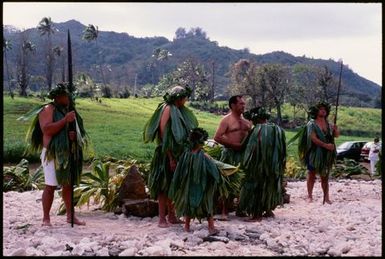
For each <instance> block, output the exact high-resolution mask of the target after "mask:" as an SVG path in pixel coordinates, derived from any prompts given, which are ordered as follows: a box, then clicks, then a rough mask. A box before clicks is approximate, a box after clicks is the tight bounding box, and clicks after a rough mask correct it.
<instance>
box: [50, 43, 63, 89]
mask: <svg viewBox="0 0 385 259" xmlns="http://www.w3.org/2000/svg"><path fill="white" fill-rule="evenodd" d="M63 50H64V49H63V48H62V47H60V46H55V47H54V48H53V49H52V52H53V53H54V55H56V56H57V57H61V60H62V71H61V81H62V82H64V81H65V60H64V55H63V54H64V52H63Z"/></svg>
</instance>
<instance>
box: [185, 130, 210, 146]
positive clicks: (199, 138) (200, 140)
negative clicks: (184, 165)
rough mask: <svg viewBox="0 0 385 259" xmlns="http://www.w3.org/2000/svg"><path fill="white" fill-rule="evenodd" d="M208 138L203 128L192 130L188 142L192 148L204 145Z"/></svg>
mask: <svg viewBox="0 0 385 259" xmlns="http://www.w3.org/2000/svg"><path fill="white" fill-rule="evenodd" d="M208 137H209V134H208V133H207V131H206V130H204V129H203V128H194V129H192V130H191V131H190V135H189V137H188V141H189V142H190V144H191V145H192V146H193V147H194V146H196V145H204V144H205V141H206V140H207V139H208Z"/></svg>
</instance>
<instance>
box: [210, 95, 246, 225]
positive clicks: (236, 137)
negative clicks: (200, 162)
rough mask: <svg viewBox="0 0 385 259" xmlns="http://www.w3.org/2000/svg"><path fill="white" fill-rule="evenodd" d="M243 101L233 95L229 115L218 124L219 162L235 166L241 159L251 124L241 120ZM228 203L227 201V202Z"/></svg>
mask: <svg viewBox="0 0 385 259" xmlns="http://www.w3.org/2000/svg"><path fill="white" fill-rule="evenodd" d="M245 106H246V103H245V100H244V99H243V97H242V95H235V96H232V97H231V98H230V99H229V107H230V110H231V111H230V113H229V114H227V115H226V116H225V117H223V119H222V120H221V121H220V123H219V127H218V129H217V131H216V133H215V136H214V140H215V141H216V142H218V143H220V144H222V145H223V146H224V149H223V150H222V154H221V158H220V160H221V161H222V162H224V163H228V164H232V165H235V166H237V165H238V164H239V163H240V162H241V159H242V152H241V151H242V142H243V140H244V139H245V138H246V137H247V135H248V133H249V131H250V129H251V126H252V123H251V122H250V121H248V120H246V119H245V118H243V115H242V114H243V112H244V111H245ZM230 198H231V197H230ZM227 202H228V201H227ZM227 202H225V201H222V219H223V220H226V219H227V215H228V212H227V208H226V205H225V203H227Z"/></svg>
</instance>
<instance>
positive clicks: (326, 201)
mask: <svg viewBox="0 0 385 259" xmlns="http://www.w3.org/2000/svg"><path fill="white" fill-rule="evenodd" d="M325 203H327V204H332V202H331V201H330V200H325V201H324V204H325Z"/></svg>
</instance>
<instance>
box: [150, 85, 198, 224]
mask: <svg viewBox="0 0 385 259" xmlns="http://www.w3.org/2000/svg"><path fill="white" fill-rule="evenodd" d="M190 94H191V89H190V88H188V87H182V86H175V87H173V88H172V89H171V90H169V91H168V92H167V93H166V94H165V95H164V96H163V99H164V102H162V103H160V104H159V105H158V107H157V109H156V110H155V112H154V113H153V115H152V116H151V118H150V119H149V120H148V122H147V123H146V125H145V126H144V131H143V141H144V143H148V142H152V141H156V143H157V145H158V146H157V147H156V149H155V152H154V156H153V158H152V161H151V168H150V173H149V177H148V187H149V190H150V196H151V198H153V199H158V204H159V223H158V226H159V227H168V226H169V224H168V223H172V224H177V223H182V222H181V221H180V220H179V219H178V218H176V215H175V209H174V206H173V204H172V202H171V200H170V199H169V198H168V197H167V194H168V191H169V187H170V183H171V180H172V176H173V172H174V171H175V168H176V166H177V162H178V161H179V158H180V155H181V154H182V152H183V151H184V148H185V147H186V143H187V138H188V134H189V132H190V130H192V129H193V128H196V127H197V126H198V121H197V119H196V117H195V115H194V114H193V113H192V112H191V110H190V109H188V108H187V107H185V103H186V101H187V99H188V97H189V96H190ZM166 210H168V222H167V220H166Z"/></svg>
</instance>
